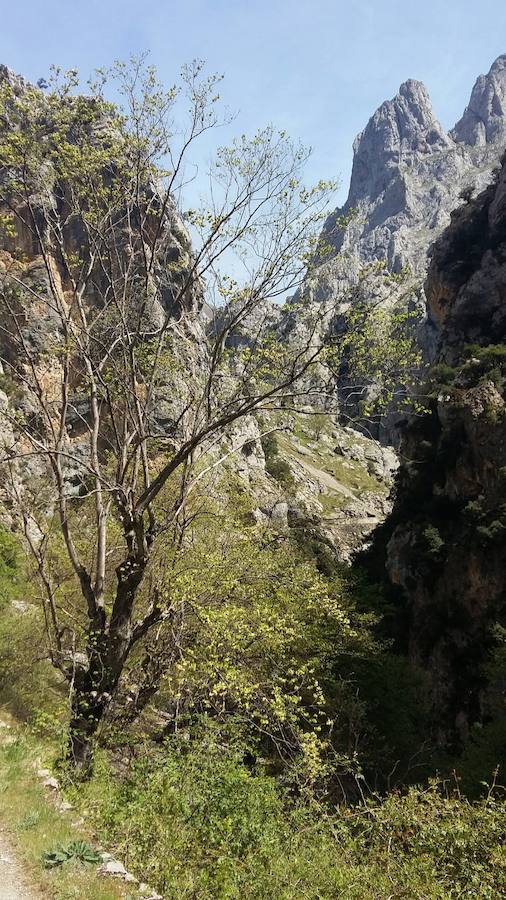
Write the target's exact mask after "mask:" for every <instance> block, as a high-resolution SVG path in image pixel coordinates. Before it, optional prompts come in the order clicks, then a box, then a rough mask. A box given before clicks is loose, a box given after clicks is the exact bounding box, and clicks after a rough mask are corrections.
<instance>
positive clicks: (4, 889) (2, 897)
mask: <svg viewBox="0 0 506 900" xmlns="http://www.w3.org/2000/svg"><path fill="white" fill-rule="evenodd" d="M0 900H42V894H41V893H39V892H38V891H36V890H35V889H34V888H32V887H30V883H29V879H28V878H27V876H26V875H25V873H24V871H23V867H22V865H21V863H20V861H19V859H18V858H17V857H16V852H15V850H14V848H13V845H12V841H11V840H10V838H9V835H8V834H7V832H6V831H5V830H4V829H3V828H1V827H0Z"/></svg>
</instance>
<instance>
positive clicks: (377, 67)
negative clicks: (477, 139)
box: [0, 0, 506, 201]
mask: <svg viewBox="0 0 506 900" xmlns="http://www.w3.org/2000/svg"><path fill="white" fill-rule="evenodd" d="M0 11H1V15H0V62H4V63H6V64H7V65H8V66H10V67H11V68H12V69H15V70H16V71H18V72H19V73H21V74H23V75H24V76H25V77H27V78H29V79H30V80H34V81H36V80H37V79H38V78H40V77H43V76H44V75H47V73H48V69H49V66H50V65H51V63H56V64H58V65H61V66H62V67H64V68H70V67H78V68H79V69H80V70H82V72H83V74H86V75H88V74H89V73H90V71H91V70H92V69H93V68H95V67H96V66H100V65H105V64H107V63H110V62H111V61H112V60H113V59H115V58H125V57H127V56H128V55H130V54H131V53H138V52H140V51H143V50H149V51H150V53H151V60H152V62H154V63H155V64H156V65H157V67H158V69H159V71H160V74H161V75H162V76H163V78H164V79H166V80H167V82H172V81H173V80H174V78H175V75H176V73H177V71H178V70H179V67H180V66H181V64H182V63H184V62H187V61H190V60H191V59H193V58H196V57H198V58H201V59H205V60H206V61H207V62H208V65H209V68H210V70H212V71H219V72H222V73H224V74H225V76H226V79H225V82H224V85H223V89H222V91H221V93H222V96H223V97H224V98H225V100H226V102H227V104H228V105H229V106H230V107H231V108H232V109H233V110H235V111H237V112H238V115H237V118H236V120H235V123H234V126H233V129H232V131H234V130H235V131H237V132H239V133H240V132H243V131H245V132H251V131H253V130H255V129H256V128H257V127H259V126H261V125H265V124H267V123H269V122H273V123H274V124H275V125H276V126H279V127H280V128H284V129H286V130H287V131H288V132H289V133H290V134H291V135H292V136H294V137H299V138H301V139H302V140H303V141H304V142H305V143H308V144H310V145H311V146H312V147H313V148H314V157H313V160H312V163H311V172H310V174H311V176H312V177H313V178H320V177H321V178H336V177H340V178H341V181H342V188H341V191H340V194H339V200H340V201H341V200H344V199H345V196H346V192H347V187H348V179H349V171H350V166H351V144H352V141H353V138H354V137H355V134H356V133H357V132H358V131H360V130H362V128H363V127H364V125H365V123H366V122H367V120H368V118H369V117H370V115H371V114H372V113H373V112H374V110H375V109H376V107H377V106H378V105H379V104H380V103H381V102H382V101H383V100H385V99H388V98H390V97H392V96H393V95H394V94H395V93H396V91H397V89H398V86H399V84H400V83H401V82H402V81H405V80H406V79H407V78H417V79H419V80H421V81H423V82H424V83H425V84H426V86H427V88H428V90H429V93H430V95H431V97H432V101H433V104H434V108H435V111H436V114H437V115H438V117H439V119H440V120H441V122H442V124H443V125H444V126H445V127H448V128H449V127H451V126H452V125H453V124H454V122H455V120H456V119H457V118H458V117H459V116H460V115H461V113H462V111H463V109H464V107H465V105H466V103H467V100H468V98H469V94H470V91H471V88H472V85H473V83H474V81H475V78H476V76H477V75H478V74H480V73H481V72H486V71H488V69H489V68H490V65H491V63H492V62H493V60H494V59H495V58H496V57H497V56H498V55H499V54H500V53H504V52H506V2H505V0H478V2H477V0H376V2H363V0H348V2H342V0H312V2H310V0H270V2H269V0H147V2H142V0H135V2H134V0H1V3H0ZM229 136H230V135H229V134H226V135H223V134H222V135H220V139H222V138H223V137H224V138H225V140H228V138H229ZM210 149H211V148H207V151H206V152H208V153H209V152H210Z"/></svg>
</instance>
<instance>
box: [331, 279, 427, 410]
mask: <svg viewBox="0 0 506 900" xmlns="http://www.w3.org/2000/svg"><path fill="white" fill-rule="evenodd" d="M393 277H394V276H392V275H388V278H389V279H391V278H393ZM405 277H407V276H406V275H402V279H404V278H405ZM417 320H418V313H417V312H409V311H406V310H405V309H403V308H402V306H401V305H398V306H397V307H392V308H386V307H384V306H374V305H368V304H367V303H353V304H351V306H350V309H349V310H348V312H347V313H346V332H345V336H344V338H343V337H339V338H338V339H337V346H336V348H335V349H334V348H331V349H330V350H329V354H328V360H329V361H330V364H331V365H332V366H334V367H336V368H338V367H339V365H340V360H342V355H343V354H344V355H345V358H346V360H347V369H348V371H349V378H350V383H351V385H352V386H353V385H356V386H359V385H365V386H366V387H367V388H368V387H369V386H371V387H370V389H364V393H363V399H362V402H361V405H362V409H361V412H362V414H363V415H365V416H368V417H369V416H371V415H373V414H378V413H379V412H381V411H382V410H384V409H385V408H386V407H387V406H391V405H392V404H394V405H395V406H396V407H398V408H399V409H402V408H406V407H408V406H412V404H413V390H412V389H413V385H414V382H415V380H417V379H418V378H419V377H420V372H421V370H422V369H423V360H422V356H421V351H420V348H419V346H418V344H417V341H416V337H415V324H416V321H417ZM334 353H335V354H336V357H337V359H336V361H333V359H332V357H333V354H334ZM418 411H422V407H421V405H420V404H419V409H418Z"/></svg>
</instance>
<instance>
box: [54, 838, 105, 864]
mask: <svg viewBox="0 0 506 900" xmlns="http://www.w3.org/2000/svg"><path fill="white" fill-rule="evenodd" d="M42 858H43V861H44V866H45V867H46V869H55V868H57V867H58V866H63V865H65V863H69V862H80V863H89V864H91V865H95V866H96V865H98V863H99V862H101V860H102V857H101V856H100V853H97V851H96V850H94V849H93V847H92V846H91V845H90V844H88V843H87V842H86V841H69V843H68V844H65V845H62V846H59V847H55V848H54V849H53V850H46V851H45V852H44V853H43V854H42Z"/></svg>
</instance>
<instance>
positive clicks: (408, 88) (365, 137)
mask: <svg viewBox="0 0 506 900" xmlns="http://www.w3.org/2000/svg"><path fill="white" fill-rule="evenodd" d="M450 144H451V140H450V138H449V137H448V135H447V134H446V132H445V131H444V130H443V128H442V127H441V125H440V123H439V122H438V120H437V118H436V116H435V115H434V111H433V109H432V104H431V100H430V97H429V95H428V93H427V89H426V87H425V85H424V84H422V82H421V81H416V80H414V79H411V78H410V79H409V80H408V81H405V82H404V83H403V84H401V86H400V88H399V92H398V93H397V94H396V96H395V97H394V98H393V99H392V100H386V101H385V102H384V103H382V104H381V106H380V107H379V108H378V109H377V110H376V112H375V113H374V115H373V116H372V117H371V118H370V119H369V122H368V123H367V125H366V127H365V129H364V131H363V132H362V133H361V134H359V135H358V137H357V138H356V140H355V143H354V145H353V150H354V160H353V171H352V176H351V184H350V193H349V197H348V204H349V205H354V204H355V203H356V202H357V201H359V200H363V199H365V198H368V199H373V198H374V197H377V196H378V194H380V193H381V192H382V191H384V190H385V187H386V186H387V184H388V182H389V181H390V180H391V177H392V174H393V170H396V169H397V168H398V167H399V165H401V164H403V163H405V164H406V165H408V166H409V165H410V163H411V161H412V160H413V157H414V156H419V155H425V154H432V153H434V152H437V151H439V150H442V149H445V148H447V147H448V146H449V145H450Z"/></svg>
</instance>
